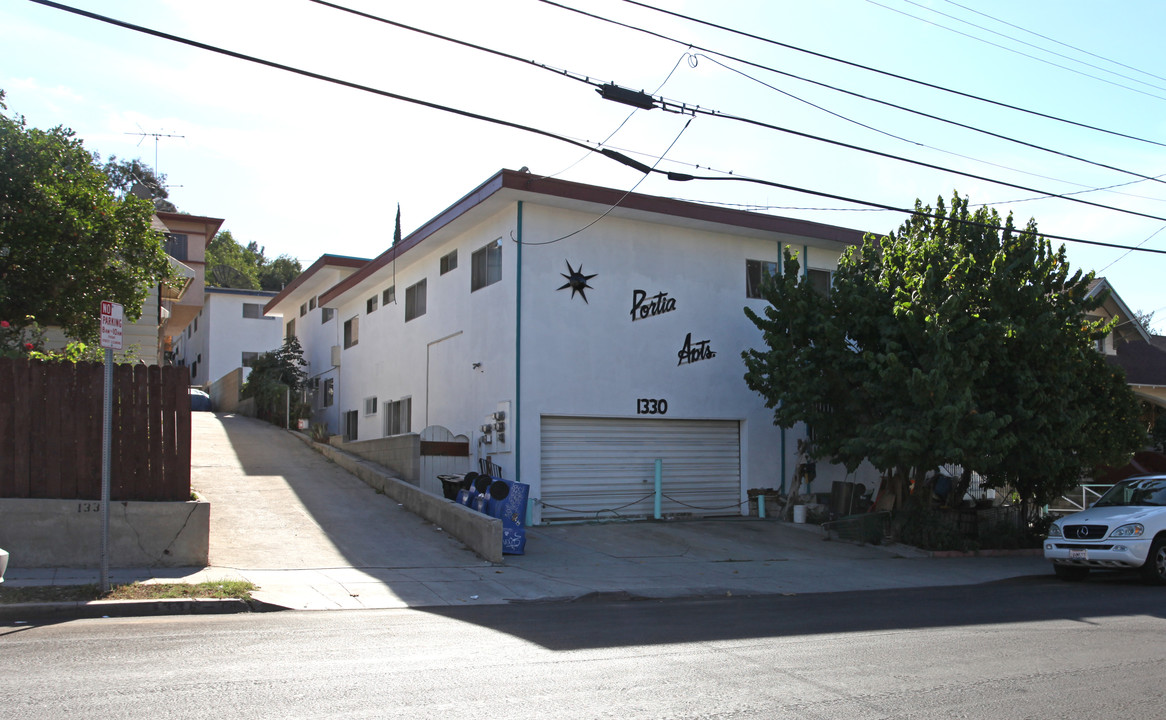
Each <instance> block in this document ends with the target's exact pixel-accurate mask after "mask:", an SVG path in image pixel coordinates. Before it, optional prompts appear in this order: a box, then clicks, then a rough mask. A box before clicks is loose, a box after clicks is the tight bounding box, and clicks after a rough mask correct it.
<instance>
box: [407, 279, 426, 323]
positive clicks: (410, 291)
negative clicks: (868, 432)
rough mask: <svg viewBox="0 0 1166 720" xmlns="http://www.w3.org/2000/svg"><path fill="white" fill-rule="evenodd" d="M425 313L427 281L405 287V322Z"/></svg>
mask: <svg viewBox="0 0 1166 720" xmlns="http://www.w3.org/2000/svg"><path fill="white" fill-rule="evenodd" d="M424 314H425V281H424V280H422V281H421V282H419V283H417V284H416V285H410V286H409V287H407V288H405V322H409V321H410V320H412V319H413V318H419V317H421V316H422V315H424Z"/></svg>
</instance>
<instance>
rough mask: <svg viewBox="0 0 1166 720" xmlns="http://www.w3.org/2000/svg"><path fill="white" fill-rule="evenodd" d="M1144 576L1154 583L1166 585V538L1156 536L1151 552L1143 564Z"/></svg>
mask: <svg viewBox="0 0 1166 720" xmlns="http://www.w3.org/2000/svg"><path fill="white" fill-rule="evenodd" d="M1142 577H1143V578H1145V579H1146V582H1149V583H1153V584H1154V585H1166V538H1156V539H1155V540H1154V544H1153V545H1151V546H1150V554H1149V556H1147V557H1146V564H1145V565H1143V566H1142Z"/></svg>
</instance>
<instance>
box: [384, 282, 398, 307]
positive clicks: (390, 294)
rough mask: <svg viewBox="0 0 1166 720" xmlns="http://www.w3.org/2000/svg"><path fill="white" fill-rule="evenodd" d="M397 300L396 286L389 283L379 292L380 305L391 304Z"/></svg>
mask: <svg viewBox="0 0 1166 720" xmlns="http://www.w3.org/2000/svg"><path fill="white" fill-rule="evenodd" d="M395 302H397V286H396V285H390V286H388V287H387V288H385V291H384V292H383V293H381V305H391V304H392V303H395Z"/></svg>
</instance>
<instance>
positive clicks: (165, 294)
mask: <svg viewBox="0 0 1166 720" xmlns="http://www.w3.org/2000/svg"><path fill="white" fill-rule="evenodd" d="M155 215H156V216H157V218H158V219H159V220H161V221H162V223H163V224H164V225H165V226H166V240H165V248H166V254H167V255H169V256H170V257H171V258H173V260H176V261H177V262H178V265H176V266H175V269H176V270H177V271H178V272H179V274H180V275H183V276H185V280H186V282H185V283H184V284H185V288H184V289H183V290H182V291H181V292H174V291H172V290H171V289H169V288H168V287H167V286H165V285H163V286H162V288H161V297H160V311H159V320H160V322H159V325H158V333H157V338H158V348H159V358H158V360H157V362H162V361H164V360H165V359H167V358H169V357H172V353H173V351H174V343H175V341H176V340H177V339H178V335H179V334H180V333H182V332H184V331H185V330H186V326H187V325H188V324H190V323H191V322H192V321H193V320H194V318H195V316H197V315H198V313H199V311H200V310H202V306H203V302H204V290H205V288H206V281H205V277H206V246H207V245H208V244H210V241H211V240H213V239H214V237H215V235H216V234H218V232H219V228H221V227H222V226H223V222H224V221H223V219H222V218H212V217H202V216H200V215H186V214H183V213H176V212H162V211H158V212H156V213H155Z"/></svg>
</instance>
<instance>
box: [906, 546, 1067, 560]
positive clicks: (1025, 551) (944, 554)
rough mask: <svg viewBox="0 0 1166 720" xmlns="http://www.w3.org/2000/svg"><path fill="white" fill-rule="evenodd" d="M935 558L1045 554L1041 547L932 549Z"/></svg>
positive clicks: (931, 552) (930, 552)
mask: <svg viewBox="0 0 1166 720" xmlns="http://www.w3.org/2000/svg"><path fill="white" fill-rule="evenodd" d="M923 552H929V554H930V556H931V557H933V558H969V557H1040V556H1042V555H1043V554H1044V550H1042V549H1041V548H1019V549H1016V550H972V551H970V552H964V551H962V550H931V551H923Z"/></svg>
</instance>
